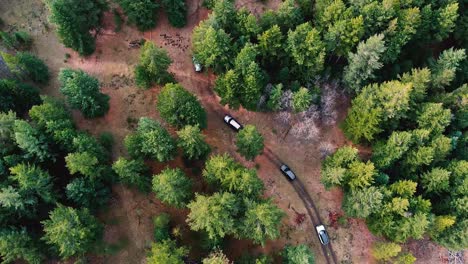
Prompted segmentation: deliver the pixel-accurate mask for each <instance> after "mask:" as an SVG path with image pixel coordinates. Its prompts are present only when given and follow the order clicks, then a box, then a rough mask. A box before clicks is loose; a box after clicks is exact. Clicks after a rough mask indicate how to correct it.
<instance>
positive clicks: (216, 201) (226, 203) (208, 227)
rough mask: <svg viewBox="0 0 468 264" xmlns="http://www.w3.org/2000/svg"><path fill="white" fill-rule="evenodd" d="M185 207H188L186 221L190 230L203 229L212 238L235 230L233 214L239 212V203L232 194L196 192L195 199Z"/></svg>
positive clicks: (218, 237)
mask: <svg viewBox="0 0 468 264" xmlns="http://www.w3.org/2000/svg"><path fill="white" fill-rule="evenodd" d="M187 207H188V208H189V209H190V213H189V215H188V218H187V223H188V224H189V226H190V228H191V229H192V230H194V231H201V230H203V231H205V232H206V233H207V234H208V237H209V238H210V239H214V240H217V239H220V238H223V237H225V236H226V235H229V234H233V233H235V232H236V221H235V216H236V215H237V213H238V212H239V205H238V201H237V199H236V196H235V195H234V194H231V193H227V192H224V193H215V194H213V195H212V196H204V195H200V194H196V195H195V200H194V201H192V202H191V203H189V204H188V206H187Z"/></svg>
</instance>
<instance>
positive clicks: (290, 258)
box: [281, 245, 315, 264]
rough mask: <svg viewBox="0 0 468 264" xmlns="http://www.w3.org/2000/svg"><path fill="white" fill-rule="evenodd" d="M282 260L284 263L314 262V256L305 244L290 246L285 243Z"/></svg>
mask: <svg viewBox="0 0 468 264" xmlns="http://www.w3.org/2000/svg"><path fill="white" fill-rule="evenodd" d="M281 255H282V256H283V262H284V263H285V264H314V263H315V256H314V253H312V250H310V248H309V247H307V246H306V245H297V246H291V245H287V246H285V247H284V249H283V252H282V253H281Z"/></svg>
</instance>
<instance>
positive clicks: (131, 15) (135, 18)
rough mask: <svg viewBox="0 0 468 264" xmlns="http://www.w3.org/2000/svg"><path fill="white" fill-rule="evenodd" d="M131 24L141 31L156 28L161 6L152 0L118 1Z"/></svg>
mask: <svg viewBox="0 0 468 264" xmlns="http://www.w3.org/2000/svg"><path fill="white" fill-rule="evenodd" d="M117 2H118V3H119V5H120V6H121V7H122V9H123V10H124V12H125V14H126V15H127V17H128V22H129V23H130V24H135V25H136V26H137V28H138V30H140V31H145V30H148V29H152V28H154V27H155V26H156V20H157V17H156V14H157V11H158V9H159V4H158V3H156V2H155V1H152V0H136V1H135V0H118V1H117Z"/></svg>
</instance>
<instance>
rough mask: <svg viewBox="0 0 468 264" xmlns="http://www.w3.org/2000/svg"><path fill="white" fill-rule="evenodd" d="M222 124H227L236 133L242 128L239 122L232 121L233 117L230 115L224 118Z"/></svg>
mask: <svg viewBox="0 0 468 264" xmlns="http://www.w3.org/2000/svg"><path fill="white" fill-rule="evenodd" d="M224 123H226V124H228V125H229V126H230V127H231V128H232V129H234V130H235V131H236V132H239V131H240V130H241V129H242V128H244V127H243V126H242V125H241V124H240V123H239V122H237V120H236V119H234V117H232V116H230V115H225V116H224Z"/></svg>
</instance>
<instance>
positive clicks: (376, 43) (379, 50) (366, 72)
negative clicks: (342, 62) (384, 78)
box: [343, 34, 386, 93]
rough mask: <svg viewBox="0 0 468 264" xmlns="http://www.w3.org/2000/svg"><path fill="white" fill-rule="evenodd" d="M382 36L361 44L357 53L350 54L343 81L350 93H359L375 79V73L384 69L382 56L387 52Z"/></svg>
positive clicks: (373, 37) (376, 36) (371, 38)
mask: <svg viewBox="0 0 468 264" xmlns="http://www.w3.org/2000/svg"><path fill="white" fill-rule="evenodd" d="M383 38H384V36H383V35H382V34H379V35H374V36H371V37H370V38H368V39H367V40H366V41H365V42H363V41H361V42H359V45H358V47H357V51H356V53H348V65H347V66H346V67H345V69H344V73H343V80H344V82H345V84H346V85H347V86H348V87H349V88H348V89H349V90H350V91H353V92H355V93H358V92H359V91H360V90H361V89H362V87H363V86H365V85H366V84H367V82H368V81H370V80H372V79H374V78H375V74H374V72H375V71H376V70H379V69H380V68H382V66H383V64H382V62H381V56H382V54H383V52H384V51H385V49H386V48H385V41H384V40H383Z"/></svg>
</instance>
